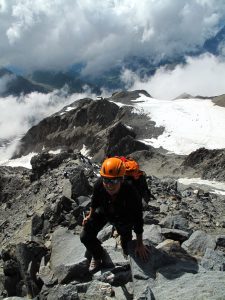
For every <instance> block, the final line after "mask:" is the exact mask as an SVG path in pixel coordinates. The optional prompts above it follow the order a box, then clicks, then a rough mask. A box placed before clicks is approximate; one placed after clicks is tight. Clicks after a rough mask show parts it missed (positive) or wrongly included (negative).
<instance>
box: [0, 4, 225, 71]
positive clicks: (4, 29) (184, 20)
mask: <svg viewBox="0 0 225 300" xmlns="http://www.w3.org/2000/svg"><path fill="white" fill-rule="evenodd" d="M224 18H225V2H224V1H223V0H210V1H206V0H205V1H203V0H173V1H171V0H164V1H155V0H142V1H137V0H105V1H102V0H96V1H90V0H77V1H74V0H66V1H64V0H35V1H31V0H7V1H6V0H0V35H1V44H0V65H1V64H2V65H5V64H10V65H16V66H18V67H22V68H25V69H29V68H30V69H32V68H63V67H67V66H68V65H71V64H72V63H79V62H85V63H87V68H86V70H85V72H86V73H87V72H89V73H91V72H96V70H101V69H103V68H107V67H109V66H112V65H113V64H115V63H116V62H117V61H118V60H120V59H123V57H125V56H127V55H143V56H151V57H154V59H155V60H156V61H157V60H159V59H161V58H167V57H171V56H174V55H177V54H183V53H187V51H193V50H194V49H197V48H198V47H199V46H201V45H202V44H203V43H204V41H205V40H206V39H207V38H209V37H211V36H212V35H213V34H215V33H216V32H217V31H218V30H219V28H220V26H221V24H223V21H224Z"/></svg>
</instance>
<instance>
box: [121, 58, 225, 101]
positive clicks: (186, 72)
mask: <svg viewBox="0 0 225 300" xmlns="http://www.w3.org/2000/svg"><path fill="white" fill-rule="evenodd" d="M224 78H225V61H224V60H221V59H219V58H218V57H215V56H213V55H211V54H204V55H201V56H199V57H195V58H191V57H188V58H187V64H185V65H177V66H176V67H175V69H173V70H167V69H166V68H165V67H162V68H159V69H158V70H157V72H156V73H155V75H154V76H152V77H151V78H145V79H144V80H141V79H140V78H139V77H138V76H137V75H136V74H135V73H133V72H131V71H129V70H125V71H124V72H123V74H122V79H123V80H124V82H125V83H126V84H127V85H128V86H129V87H130V89H133V90H135V89H145V90H147V91H148V92H149V93H150V94H151V95H152V96H153V97H155V98H158V99H172V98H175V97H177V96H179V95H181V94H183V93H187V94H191V95H193V96H197V95H200V96H209V97H211V96H216V95H220V94H224V93H225V86H224Z"/></svg>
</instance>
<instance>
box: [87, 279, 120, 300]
mask: <svg viewBox="0 0 225 300" xmlns="http://www.w3.org/2000/svg"><path fill="white" fill-rule="evenodd" d="M114 295H115V292H114V290H113V287H112V286H111V285H110V284H109V283H104V282H101V281H97V280H93V281H92V283H91V285H90V286H89V288H88V289H87V292H86V294H85V297H86V299H90V298H93V297H94V298H95V299H96V300H104V299H106V297H113V296H114Z"/></svg>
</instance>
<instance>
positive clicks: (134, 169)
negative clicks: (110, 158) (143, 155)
mask: <svg viewBox="0 0 225 300" xmlns="http://www.w3.org/2000/svg"><path fill="white" fill-rule="evenodd" d="M119 158H120V159H121V160H122V161H123V162H124V164H125V167H126V173H125V176H129V177H133V179H134V180H138V179H139V178H140V176H141V175H143V174H144V172H143V171H141V170H140V168H139V164H138V163H137V162H136V161H135V160H134V159H133V158H131V157H129V156H128V157H125V156H120V157H119Z"/></svg>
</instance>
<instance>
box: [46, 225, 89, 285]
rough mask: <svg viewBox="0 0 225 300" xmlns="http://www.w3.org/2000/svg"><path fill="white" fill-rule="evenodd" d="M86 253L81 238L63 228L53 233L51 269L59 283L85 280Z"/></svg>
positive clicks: (86, 269) (86, 271) (86, 267)
mask: <svg viewBox="0 0 225 300" xmlns="http://www.w3.org/2000/svg"><path fill="white" fill-rule="evenodd" d="M84 253H85V247H84V246H83V244H81V242H80V238H79V236H77V235H74V234H72V232H71V231H69V230H67V229H66V228H62V227H61V228H58V229H57V230H56V231H55V232H54V233H53V235H52V253H51V259H50V267H51V270H52V271H53V273H54V275H55V276H56V277H57V278H58V282H59V283H66V282H67V283H68V282H70V281H71V280H73V279H77V278H79V279H84V278H85V276H86V275H87V273H88V264H87V259H85V258H84Z"/></svg>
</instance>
